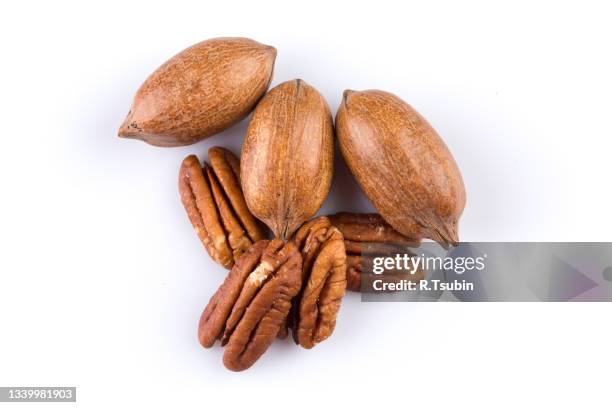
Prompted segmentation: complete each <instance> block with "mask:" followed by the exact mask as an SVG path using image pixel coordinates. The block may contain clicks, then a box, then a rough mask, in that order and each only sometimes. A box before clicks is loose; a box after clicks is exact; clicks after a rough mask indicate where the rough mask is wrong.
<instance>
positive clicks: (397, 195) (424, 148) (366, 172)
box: [335, 90, 466, 247]
mask: <svg viewBox="0 0 612 408" xmlns="http://www.w3.org/2000/svg"><path fill="white" fill-rule="evenodd" d="M335 129H336V136H337V137H338V145H339V147H340V151H341V152H342V156H343V157H344V160H345V161H346V164H347V166H348V167H349V169H350V170H351V173H353V175H354V176H355V179H356V180H357V182H358V184H359V185H360V187H361V189H362V190H363V192H364V193H365V195H366V196H367V197H368V198H369V199H370V201H371V202H372V204H373V205H374V207H376V210H377V211H378V212H379V213H380V214H381V215H382V217H383V218H384V219H385V220H386V221H387V222H388V223H389V224H391V225H392V226H393V228H395V229H396V230H397V231H398V232H400V233H402V234H404V235H406V236H410V237H414V236H418V237H423V238H431V239H433V240H435V241H437V242H439V243H440V244H441V245H442V246H444V247H448V246H449V245H451V244H452V245H456V244H457V241H458V240H459V234H458V224H459V218H460V217H461V214H462V212H463V208H464V207H465V201H466V195H465V187H464V185H463V179H462V178H461V173H460V171H459V168H458V167H457V163H456V162H455V159H454V158H453V156H452V154H451V152H450V151H449V150H448V147H447V146H446V144H445V143H444V141H443V140H442V139H441V138H440V136H439V135H438V133H437V132H436V131H435V130H434V128H433V127H432V126H431V125H430V124H429V123H428V122H427V120H425V118H423V116H421V115H420V114H419V113H418V112H417V111H416V110H415V109H414V108H413V107H412V106H410V105H409V104H407V103H406V102H404V101H403V100H401V99H400V98H398V97H397V96H396V95H393V94H391V93H389V92H383V91H378V90H367V91H361V92H357V91H350V90H347V91H345V92H344V97H343V99H342V102H341V104H340V106H339V108H338V112H337V115H336V128H335Z"/></svg>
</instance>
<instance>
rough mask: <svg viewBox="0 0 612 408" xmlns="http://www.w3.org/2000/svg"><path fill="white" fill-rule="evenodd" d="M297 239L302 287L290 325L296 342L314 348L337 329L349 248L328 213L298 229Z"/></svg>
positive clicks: (295, 301)
mask: <svg viewBox="0 0 612 408" xmlns="http://www.w3.org/2000/svg"><path fill="white" fill-rule="evenodd" d="M293 242H294V243H295V244H296V245H297V246H298V248H299V249H300V252H301V253H302V258H303V266H302V290H301V292H300V294H299V295H298V296H297V297H296V298H295V299H294V302H293V309H292V312H291V316H290V318H289V325H290V326H291V329H292V332H293V338H294V340H295V342H296V343H297V344H299V345H301V346H302V347H304V348H307V349H309V348H312V347H314V346H315V345H316V344H317V343H320V342H321V341H323V340H325V339H327V338H328V337H329V336H330V335H331V334H332V333H333V331H334V328H335V326H336V317H337V315H338V311H339V310H340V305H341V303H342V298H343V297H344V293H345V290H346V251H345V248H344V239H343V237H342V234H341V233H340V231H339V230H338V229H337V228H335V227H334V226H332V225H331V223H330V222H329V219H328V218H327V217H319V218H316V219H314V220H312V221H309V222H307V223H306V224H304V225H303V226H302V227H300V229H298V230H297V232H296V233H295V235H294V237H293Z"/></svg>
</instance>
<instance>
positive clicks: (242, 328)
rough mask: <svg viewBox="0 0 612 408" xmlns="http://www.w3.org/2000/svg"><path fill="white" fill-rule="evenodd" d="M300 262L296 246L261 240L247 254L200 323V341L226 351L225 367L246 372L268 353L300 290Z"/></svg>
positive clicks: (203, 344)
mask: <svg viewBox="0 0 612 408" xmlns="http://www.w3.org/2000/svg"><path fill="white" fill-rule="evenodd" d="M301 270H302V256H301V255H300V252H299V251H298V249H297V247H296V246H295V244H293V243H292V242H289V243H286V244H285V243H283V242H282V241H281V240H279V239H274V240H272V241H268V240H261V241H259V242H257V243H255V244H253V245H252V246H251V247H249V248H248V249H247V251H246V252H245V253H244V254H243V256H241V257H240V258H239V259H238V260H237V261H236V264H235V265H234V267H233V268H232V270H231V271H230V273H229V274H228V276H227V277H226V278H225V281H224V282H223V284H222V285H221V287H220V288H219V289H218V290H217V292H216V293H215V294H214V296H213V297H212V298H211V299H210V301H209V303H208V306H206V309H204V312H203V313H202V317H201V318H200V325H199V329H198V338H199V340H200V343H201V344H202V346H204V347H206V348H209V347H212V345H213V344H214V342H215V340H217V339H220V340H221V345H222V346H225V352H224V354H223V364H224V365H225V366H226V367H227V368H228V369H230V370H232V371H242V370H246V369H247V368H249V367H250V366H252V365H253V364H254V363H255V362H256V361H257V359H259V357H261V355H262V354H263V353H264V352H265V351H266V350H267V349H268V347H269V346H270V344H272V342H273V341H274V339H275V338H276V336H277V334H278V332H279V330H280V328H281V326H282V325H283V324H284V323H285V320H286V318H287V314H288V313H289V309H290V307H291V300H292V299H293V297H294V296H296V295H297V294H298V292H299V290H300V286H301V283H302V282H301Z"/></svg>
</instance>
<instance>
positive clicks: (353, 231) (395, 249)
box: [329, 212, 424, 292]
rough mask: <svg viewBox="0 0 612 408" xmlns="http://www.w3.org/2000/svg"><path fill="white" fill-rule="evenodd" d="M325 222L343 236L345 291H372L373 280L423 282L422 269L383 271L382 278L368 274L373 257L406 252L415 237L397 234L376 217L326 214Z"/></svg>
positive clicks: (373, 215) (415, 242)
mask: <svg viewBox="0 0 612 408" xmlns="http://www.w3.org/2000/svg"><path fill="white" fill-rule="evenodd" d="M329 220H330V221H331V223H332V224H333V225H334V226H335V227H336V228H338V229H339V230H340V232H342V235H344V244H345V247H346V255H347V271H346V277H347V288H348V289H349V290H351V291H355V292H361V291H364V290H372V283H373V282H374V280H376V279H382V280H383V281H384V282H399V281H401V280H414V281H419V280H421V279H423V276H424V275H423V271H422V270H418V271H416V272H415V273H414V274H411V273H408V272H406V271H397V270H386V271H385V273H384V274H382V275H377V274H374V273H372V265H373V260H374V258H376V257H386V256H395V254H400V253H401V254H403V253H406V252H407V250H406V247H414V246H418V244H419V242H420V239H419V238H410V237H406V236H404V235H402V234H400V233H399V232H397V231H396V230H394V229H393V227H391V225H389V224H388V223H387V222H386V221H385V220H384V219H383V218H382V217H381V216H380V215H379V214H358V213H347V212H341V213H337V214H335V215H330V216H329ZM408 253H409V252H408Z"/></svg>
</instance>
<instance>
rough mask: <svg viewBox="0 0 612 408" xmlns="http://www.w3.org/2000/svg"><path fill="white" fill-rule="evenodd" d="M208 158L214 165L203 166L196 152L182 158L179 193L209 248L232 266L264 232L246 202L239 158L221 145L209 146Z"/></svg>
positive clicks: (228, 265) (192, 221) (199, 235)
mask: <svg viewBox="0 0 612 408" xmlns="http://www.w3.org/2000/svg"><path fill="white" fill-rule="evenodd" d="M208 157H209V160H210V163H211V164H210V165H208V164H206V163H204V167H202V166H201V165H200V162H199V160H198V158H197V157H196V156H194V155H190V156H187V157H186V158H185V160H183V163H182V164H181V169H180V171H179V193H180V196H181V201H182V203H183V206H184V207H185V210H186V211H187V215H188V217H189V220H190V221H191V223H192V225H193V227H194V229H195V231H196V234H197V235H198V237H199V238H200V240H201V241H202V244H203V245H204V247H205V248H206V251H207V252H208V254H209V255H210V257H211V258H213V260H214V261H215V262H218V263H219V264H221V265H222V266H223V267H225V268H228V269H229V268H231V267H232V266H233V265H234V262H235V260H236V259H238V258H239V257H240V256H241V255H242V253H243V252H244V251H245V250H246V249H247V248H248V247H249V246H251V244H253V243H254V242H257V241H259V240H261V239H263V238H264V234H263V231H262V228H261V227H262V226H261V225H260V224H259V223H258V222H257V220H255V218H254V217H253V215H252V214H251V213H250V212H249V210H248V208H247V206H246V202H245V201H244V196H243V194H242V190H241V189H240V170H239V161H238V158H237V157H236V156H234V154H233V153H232V152H230V151H229V150H227V149H224V148H221V147H212V148H210V149H209V151H208Z"/></svg>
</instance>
